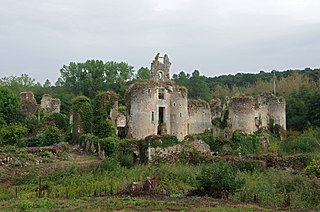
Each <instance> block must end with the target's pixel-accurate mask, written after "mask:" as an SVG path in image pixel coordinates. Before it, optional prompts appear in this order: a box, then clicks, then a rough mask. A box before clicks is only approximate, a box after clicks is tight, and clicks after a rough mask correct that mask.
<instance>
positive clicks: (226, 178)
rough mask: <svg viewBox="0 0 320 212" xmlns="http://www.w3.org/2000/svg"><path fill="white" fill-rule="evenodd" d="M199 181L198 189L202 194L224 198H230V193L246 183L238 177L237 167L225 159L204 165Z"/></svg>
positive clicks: (198, 177)
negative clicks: (224, 160)
mask: <svg viewBox="0 0 320 212" xmlns="http://www.w3.org/2000/svg"><path fill="white" fill-rule="evenodd" d="M197 181H198V186H197V189H198V191H199V192H200V193H201V194H202V195H208V196H211V197H215V198H223V199H228V197H229V195H232V194H234V193H235V192H236V191H238V190H239V189H241V188H242V187H243V185H244V183H245V181H244V180H243V179H240V178H238V177H237V169H236V168H234V167H233V166H232V165H230V164H228V163H226V162H223V161H220V162H218V163H216V164H212V165H207V166H204V167H203V168H202V169H201V171H200V174H199V175H198V176H197Z"/></svg>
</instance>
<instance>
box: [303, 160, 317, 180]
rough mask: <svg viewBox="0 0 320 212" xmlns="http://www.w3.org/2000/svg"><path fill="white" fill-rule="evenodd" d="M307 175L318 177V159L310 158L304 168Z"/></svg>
mask: <svg viewBox="0 0 320 212" xmlns="http://www.w3.org/2000/svg"><path fill="white" fill-rule="evenodd" d="M304 171H305V172H306V174H307V175H314V176H316V177H320V160H312V161H311V163H310V164H309V165H308V166H307V167H306V168H305V170H304Z"/></svg>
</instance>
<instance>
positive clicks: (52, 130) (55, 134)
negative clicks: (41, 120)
mask: <svg viewBox="0 0 320 212" xmlns="http://www.w3.org/2000/svg"><path fill="white" fill-rule="evenodd" d="M43 135H44V140H43V142H42V146H51V145H53V144H56V143H60V142H62V141H64V135H63V133H62V132H61V131H60V130H59V129H58V128H57V127H52V126H50V127H48V128H47V129H46V130H45V131H44V134H43Z"/></svg>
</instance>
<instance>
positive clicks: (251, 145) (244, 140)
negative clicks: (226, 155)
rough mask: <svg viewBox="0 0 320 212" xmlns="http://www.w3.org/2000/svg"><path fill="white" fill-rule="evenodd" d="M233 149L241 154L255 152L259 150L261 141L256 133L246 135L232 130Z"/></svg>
mask: <svg viewBox="0 0 320 212" xmlns="http://www.w3.org/2000/svg"><path fill="white" fill-rule="evenodd" d="M232 142H233V143H234V146H233V149H234V150H237V151H239V153H241V154H243V155H247V154H257V153H260V152H261V149H262V148H261V141H260V139H259V137H258V136H257V135H246V134H242V133H240V132H234V133H233V135H232Z"/></svg>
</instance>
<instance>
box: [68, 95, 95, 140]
mask: <svg viewBox="0 0 320 212" xmlns="http://www.w3.org/2000/svg"><path fill="white" fill-rule="evenodd" d="M71 108H72V112H73V131H72V132H73V134H74V135H77V133H78V128H77V127H78V126H77V124H78V123H79V122H80V125H81V126H82V128H83V133H91V132H92V121H93V109H92V106H91V101H90V99H89V98H87V97H85V96H78V97H76V98H74V99H73V100H72V105H71ZM79 116H80V120H79Z"/></svg>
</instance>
